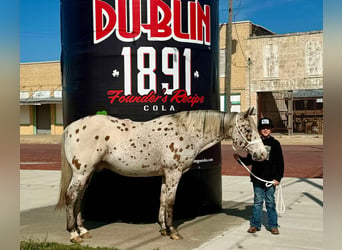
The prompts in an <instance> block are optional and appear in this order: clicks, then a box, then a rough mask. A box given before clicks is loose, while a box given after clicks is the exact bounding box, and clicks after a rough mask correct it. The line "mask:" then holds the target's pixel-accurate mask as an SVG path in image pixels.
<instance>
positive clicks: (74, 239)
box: [70, 236, 84, 244]
mask: <svg viewBox="0 0 342 250" xmlns="http://www.w3.org/2000/svg"><path fill="white" fill-rule="evenodd" d="M70 241H71V243H76V244H81V243H82V242H84V240H82V238H81V237H80V236H77V237H75V238H72V239H70Z"/></svg>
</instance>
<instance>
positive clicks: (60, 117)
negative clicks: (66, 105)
mask: <svg viewBox="0 0 342 250" xmlns="http://www.w3.org/2000/svg"><path fill="white" fill-rule="evenodd" d="M56 125H63V106H62V104H56Z"/></svg>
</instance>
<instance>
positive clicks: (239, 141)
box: [231, 108, 267, 161]
mask: <svg viewBox="0 0 342 250" xmlns="http://www.w3.org/2000/svg"><path fill="white" fill-rule="evenodd" d="M253 110H254V108H249V109H248V110H247V111H246V112H244V113H238V114H236V116H235V121H234V122H235V126H234V129H233V132H232V135H231V137H232V141H233V145H232V146H233V148H234V149H240V150H244V151H247V152H248V153H249V154H250V155H251V156H252V159H253V160H254V161H263V160H265V159H266V156H267V151H266V148H265V146H264V144H263V142H262V140H261V139H260V135H259V132H258V129H257V127H256V124H255V122H254V120H253V119H252V117H251V115H252V113H253Z"/></svg>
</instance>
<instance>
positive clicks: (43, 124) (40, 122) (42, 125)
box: [36, 104, 51, 134]
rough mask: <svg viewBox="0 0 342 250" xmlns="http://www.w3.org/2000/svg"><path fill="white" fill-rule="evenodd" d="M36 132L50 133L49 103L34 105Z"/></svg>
mask: <svg viewBox="0 0 342 250" xmlns="http://www.w3.org/2000/svg"><path fill="white" fill-rule="evenodd" d="M36 128H37V134H51V113H50V104H45V105H37V106H36Z"/></svg>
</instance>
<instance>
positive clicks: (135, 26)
mask: <svg viewBox="0 0 342 250" xmlns="http://www.w3.org/2000/svg"><path fill="white" fill-rule="evenodd" d="M126 2H127V0H124V1H118V6H117V8H118V26H119V28H118V29H117V35H118V37H120V38H121V40H123V41H125V40H127V41H130V39H132V38H134V39H137V38H138V37H139V36H140V21H141V17H140V1H131V5H132V8H131V12H127V8H126V6H127V4H126ZM128 13H129V14H128ZM127 17H128V18H130V19H131V20H130V22H131V24H132V30H131V31H127V29H128V27H127Z"/></svg>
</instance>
